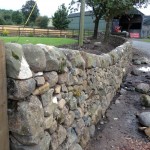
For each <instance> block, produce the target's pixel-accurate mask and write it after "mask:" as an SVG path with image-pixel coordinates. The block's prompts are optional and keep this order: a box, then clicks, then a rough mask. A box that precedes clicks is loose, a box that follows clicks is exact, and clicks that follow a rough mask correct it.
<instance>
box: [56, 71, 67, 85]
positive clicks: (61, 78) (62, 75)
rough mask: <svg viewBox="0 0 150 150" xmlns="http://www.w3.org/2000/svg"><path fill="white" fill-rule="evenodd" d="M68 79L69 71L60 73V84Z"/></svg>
mask: <svg viewBox="0 0 150 150" xmlns="http://www.w3.org/2000/svg"><path fill="white" fill-rule="evenodd" d="M67 80H68V74H67V73H63V74H59V76H58V84H64V83H66V82H67Z"/></svg>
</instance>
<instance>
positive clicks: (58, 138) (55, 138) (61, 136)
mask: <svg viewBox="0 0 150 150" xmlns="http://www.w3.org/2000/svg"><path fill="white" fill-rule="evenodd" d="M66 136H67V131H66V129H65V128H63V126H61V125H59V127H58V130H57V131H56V132H55V133H53V134H52V141H51V148H52V150H56V149H57V148H58V146H59V145H61V144H62V143H63V141H64V140H65V139H66Z"/></svg>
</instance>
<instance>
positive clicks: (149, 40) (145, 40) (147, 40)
mask: <svg viewBox="0 0 150 150" xmlns="http://www.w3.org/2000/svg"><path fill="white" fill-rule="evenodd" d="M142 41H144V42H150V39H143V40H142Z"/></svg>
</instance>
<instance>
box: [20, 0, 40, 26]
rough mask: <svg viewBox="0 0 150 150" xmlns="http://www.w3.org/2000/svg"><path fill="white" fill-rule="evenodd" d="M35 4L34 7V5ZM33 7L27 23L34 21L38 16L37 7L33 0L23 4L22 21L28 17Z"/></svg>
mask: <svg viewBox="0 0 150 150" xmlns="http://www.w3.org/2000/svg"><path fill="white" fill-rule="evenodd" d="M34 6H35V7H34ZM33 7H34V10H33V12H32V14H31V16H30V19H29V23H28V24H31V23H33V24H34V22H35V20H36V18H37V17H38V16H39V9H38V6H37V5H36V2H35V1H34V0H29V1H27V2H26V4H25V5H23V6H22V9H21V10H22V14H23V16H24V22H26V20H27V19H28V17H29V15H30V13H31V11H32V9H33Z"/></svg>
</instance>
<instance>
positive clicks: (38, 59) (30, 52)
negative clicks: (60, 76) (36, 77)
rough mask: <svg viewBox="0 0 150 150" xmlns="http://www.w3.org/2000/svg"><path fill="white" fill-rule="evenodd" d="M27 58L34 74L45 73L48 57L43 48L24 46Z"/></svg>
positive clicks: (30, 45)
mask: <svg viewBox="0 0 150 150" xmlns="http://www.w3.org/2000/svg"><path fill="white" fill-rule="evenodd" d="M22 47H23V51H24V54H25V58H26V60H27V62H28V63H29V65H30V68H31V70H32V71H34V72H40V71H44V70H45V67H46V57H45V53H44V51H43V50H42V48H41V47H40V46H38V45H32V44H23V46H22Z"/></svg>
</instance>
